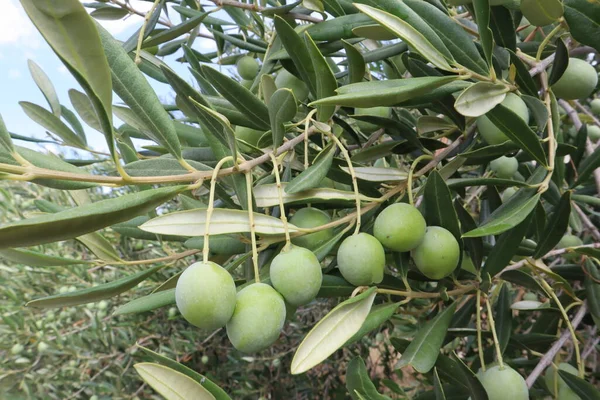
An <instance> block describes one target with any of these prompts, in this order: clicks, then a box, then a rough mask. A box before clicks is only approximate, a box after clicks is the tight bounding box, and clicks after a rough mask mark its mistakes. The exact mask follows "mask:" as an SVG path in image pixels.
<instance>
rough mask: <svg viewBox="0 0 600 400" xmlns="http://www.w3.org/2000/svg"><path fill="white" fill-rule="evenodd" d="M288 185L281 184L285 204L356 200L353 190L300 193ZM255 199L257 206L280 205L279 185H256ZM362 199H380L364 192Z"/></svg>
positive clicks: (349, 201)
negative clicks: (292, 190) (291, 189)
mask: <svg viewBox="0 0 600 400" xmlns="http://www.w3.org/2000/svg"><path fill="white" fill-rule="evenodd" d="M287 185H288V184H287V183H282V184H281V188H282V190H283V193H282V195H283V196H282V197H283V203H284V204H307V203H315V204H317V203H325V204H329V203H331V204H338V205H339V204H342V205H348V204H351V203H353V202H355V201H356V195H355V194H354V192H351V191H345V190H339V189H330V188H316V189H310V190H305V191H302V192H298V193H287V191H286V188H287ZM236 200H237V199H236ZM254 200H255V201H256V206H257V207H274V206H277V205H279V192H278V189H277V185H275V184H270V185H260V186H257V187H255V188H254ZM360 200H361V201H368V202H371V201H378V199H376V198H373V197H368V196H365V195H363V194H361V195H360ZM238 203H239V202H238Z"/></svg>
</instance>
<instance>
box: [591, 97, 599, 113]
mask: <svg viewBox="0 0 600 400" xmlns="http://www.w3.org/2000/svg"><path fill="white" fill-rule="evenodd" d="M590 107H591V109H592V112H593V113H594V114H596V115H600V99H594V100H592V101H591V102H590Z"/></svg>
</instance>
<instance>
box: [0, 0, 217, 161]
mask: <svg viewBox="0 0 600 400" xmlns="http://www.w3.org/2000/svg"><path fill="white" fill-rule="evenodd" d="M2 2H3V3H4V2H7V4H3V7H2V13H0V114H1V115H2V118H3V119H4V122H5V123H6V126H7V128H8V130H9V131H11V132H14V133H18V134H21V135H24V136H30V137H38V138H43V137H47V135H46V132H45V130H44V128H42V127H41V126H39V125H37V124H36V123H35V122H33V121H31V120H30V119H29V118H28V117H27V116H26V115H25V113H24V112H23V110H22V109H21V107H20V106H19V101H29V102H33V103H36V104H38V105H41V106H43V107H45V108H49V106H48V104H47V103H46V100H45V98H44V96H43V95H42V93H41V92H40V91H39V89H38V88H37V86H36V85H35V82H34V81H33V79H32V78H31V76H30V74H29V69H28V67H27V60H28V59H31V60H33V61H35V62H36V63H37V64H38V65H39V66H40V67H41V68H42V69H43V70H44V72H45V73H46V74H47V75H48V77H49V78H50V80H51V81H52V83H53V84H54V87H55V89H56V92H57V93H58V97H59V100H60V102H61V103H62V104H63V105H65V106H67V107H68V108H70V109H71V110H73V108H72V106H71V104H70V102H69V97H68V90H69V89H71V88H77V89H79V90H81V89H80V87H79V84H78V83H77V82H76V81H75V79H74V78H73V77H72V76H71V75H70V74H69V73H68V71H67V70H66V68H65V67H64V66H63V65H62V63H61V62H60V60H59V59H58V58H57V57H56V55H55V54H54V52H53V51H52V50H51V49H50V47H49V46H48V44H47V43H46V42H45V41H44V39H43V38H42V36H41V35H40V34H39V33H38V32H37V30H36V29H35V27H34V26H33V24H32V23H31V21H30V20H29V19H28V17H27V15H26V14H25V12H24V11H23V9H22V7H21V5H20V3H19V1H18V0H2ZM131 4H132V6H133V7H134V8H136V9H138V10H140V11H144V10H147V9H149V8H150V6H151V3H149V2H144V1H139V0H132V1H131ZM170 16H171V17H173V16H175V17H176V16H177V13H175V12H171V13H170ZM174 22H176V23H177V22H179V21H178V20H177V19H176V20H175V21H174ZM141 23H142V18H141V17H138V16H130V17H127V18H126V19H125V20H122V21H101V24H102V25H103V26H104V27H105V28H106V29H108V30H109V31H110V32H111V33H112V34H113V36H115V37H116V38H117V39H120V40H125V39H127V38H128V37H129V36H130V35H131V34H133V33H134V32H135V30H136V29H138V28H139V26H140V25H141ZM194 47H195V48H196V49H198V50H200V51H202V52H206V51H208V50H209V49H212V48H213V43H212V41H211V40H207V39H203V38H198V39H196V42H195V45H194ZM179 55H180V52H178V53H176V54H175V55H174V56H169V57H168V58H167V59H166V60H165V61H167V62H168V63H169V65H171V67H173V68H174V69H175V70H176V71H177V72H178V73H180V74H181V75H182V76H184V77H186V78H187V79H188V80H190V81H191V76H190V74H189V73H188V72H187V66H186V65H178V63H176V62H174V58H177V57H178V56H179ZM148 81H149V82H150V83H151V85H152V86H153V87H154V88H155V90H156V92H157V94H158V95H159V97H160V98H161V99H168V98H170V97H171V96H170V93H171V91H170V88H169V87H168V86H167V85H164V84H161V83H159V82H156V81H154V80H153V79H150V78H148ZM118 101H119V99H118V98H116V97H115V99H114V102H115V103H117V102H118ZM82 123H83V122H82ZM83 125H84V127H85V128H86V133H87V137H88V143H89V145H90V147H91V148H93V149H94V150H98V151H106V150H107V146H106V143H105V141H104V137H103V136H102V135H101V134H100V133H98V132H96V131H94V130H93V129H91V128H88V127H87V126H85V124H83ZM17 144H18V145H25V146H27V147H33V148H35V147H36V145H31V144H28V143H26V142H20V141H19V142H18V143H17ZM45 148H46V150H48V151H53V152H56V151H57V149H56V148H55V147H54V146H52V145H50V146H45ZM38 150H39V146H38Z"/></svg>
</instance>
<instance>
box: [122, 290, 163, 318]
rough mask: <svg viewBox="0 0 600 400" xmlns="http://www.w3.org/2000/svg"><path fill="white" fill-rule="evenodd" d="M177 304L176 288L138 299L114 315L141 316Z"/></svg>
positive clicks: (123, 306) (125, 305)
mask: <svg viewBox="0 0 600 400" xmlns="http://www.w3.org/2000/svg"><path fill="white" fill-rule="evenodd" d="M172 304H175V288H173V289H167V290H162V291H160V292H155V293H152V294H149V295H147V296H143V297H138V298H137V299H134V300H131V301H130V302H129V303H126V304H123V305H122V306H121V307H119V308H117V309H116V310H115V311H114V312H113V315H114V316H117V315H124V314H139V313H143V312H147V311H152V310H156V309H157V308H161V307H165V306H169V305H172Z"/></svg>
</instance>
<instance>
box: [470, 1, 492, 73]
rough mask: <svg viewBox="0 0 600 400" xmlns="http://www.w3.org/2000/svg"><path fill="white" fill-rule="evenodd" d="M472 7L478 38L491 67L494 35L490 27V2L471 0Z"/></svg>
mask: <svg viewBox="0 0 600 400" xmlns="http://www.w3.org/2000/svg"><path fill="white" fill-rule="evenodd" d="M473 8H474V9H475V19H476V20H477V30H478V31H479V40H480V41H481V46H482V47H483V54H484V55H485V59H486V61H487V63H488V65H489V66H490V68H491V67H492V52H493V50H494V37H493V35H492V30H491V29H490V14H491V11H490V2H489V0H473Z"/></svg>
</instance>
